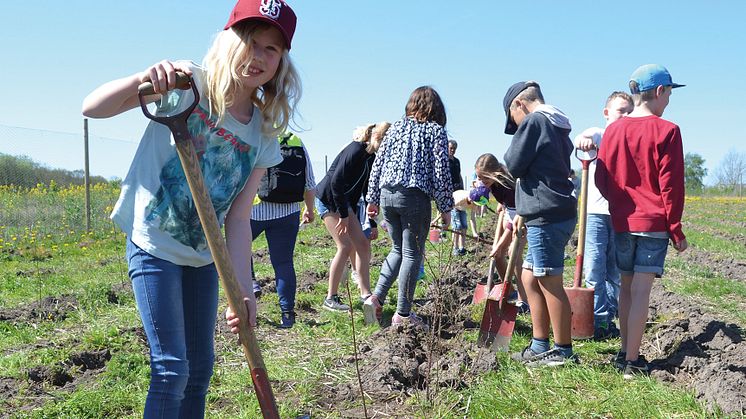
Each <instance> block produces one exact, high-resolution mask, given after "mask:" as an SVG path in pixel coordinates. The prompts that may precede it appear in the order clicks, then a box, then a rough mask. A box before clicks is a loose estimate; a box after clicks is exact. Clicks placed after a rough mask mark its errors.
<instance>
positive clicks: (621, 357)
mask: <svg viewBox="0 0 746 419" xmlns="http://www.w3.org/2000/svg"><path fill="white" fill-rule="evenodd" d="M612 363H613V365H614V368H616V369H617V370H619V371H620V372H624V367H625V366H627V352H622V351H619V352H617V353H616V355H614V361H612Z"/></svg>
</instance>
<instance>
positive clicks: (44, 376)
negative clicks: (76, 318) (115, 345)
mask: <svg viewBox="0 0 746 419" xmlns="http://www.w3.org/2000/svg"><path fill="white" fill-rule="evenodd" d="M110 359H111V352H109V350H108V349H102V350H99V351H83V352H78V353H75V354H72V355H70V357H69V358H68V359H67V360H66V361H63V362H59V363H57V364H55V365H53V366H46V365H40V366H37V367H33V368H31V369H29V370H28V378H29V380H30V381H32V382H34V383H37V384H42V383H48V384H51V385H53V386H55V387H64V386H65V385H67V384H68V383H73V382H74V381H75V379H76V376H80V375H81V374H83V373H85V372H87V371H95V370H100V369H102V368H104V367H105V366H106V363H107V362H108V361H109V360H110Z"/></svg>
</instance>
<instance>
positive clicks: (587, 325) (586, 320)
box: [565, 287, 593, 339]
mask: <svg viewBox="0 0 746 419" xmlns="http://www.w3.org/2000/svg"><path fill="white" fill-rule="evenodd" d="M565 293H567V299H568V300H570V310H572V338H573V339H590V338H592V337H593V288H580V287H572V288H565Z"/></svg>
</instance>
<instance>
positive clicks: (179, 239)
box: [111, 63, 282, 267]
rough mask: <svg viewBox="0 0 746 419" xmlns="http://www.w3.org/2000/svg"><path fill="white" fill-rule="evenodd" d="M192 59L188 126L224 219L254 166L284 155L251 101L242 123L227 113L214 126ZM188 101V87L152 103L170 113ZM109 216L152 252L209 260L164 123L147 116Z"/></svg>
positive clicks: (189, 261)
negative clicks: (264, 130)
mask: <svg viewBox="0 0 746 419" xmlns="http://www.w3.org/2000/svg"><path fill="white" fill-rule="evenodd" d="M190 66H191V68H192V72H193V77H194V80H195V84H196V86H197V88H198V91H199V92H200V96H201V99H200V103H199V104H198V105H197V107H196V108H195V109H194V111H193V112H192V114H191V115H190V116H189V118H188V121H187V126H188V129H189V132H190V133H191V135H192V142H193V144H194V148H195V151H196V152H197V156H198V158H199V161H200V166H201V167H202V173H203V177H204V180H205V185H206V187H207V190H208V193H209V194H210V198H211V200H212V204H213V206H214V207H215V212H216V214H217V217H218V222H219V223H220V224H221V225H222V224H223V221H224V220H225V216H226V214H227V212H228V210H229V209H230V206H231V204H232V203H233V200H234V199H235V198H236V196H237V195H238V194H239V192H241V190H243V188H244V186H245V185H246V182H247V181H248V179H249V175H250V174H251V172H252V170H253V169H254V168H255V167H256V168H267V167H271V166H274V165H276V164H278V163H280V162H281V161H282V156H281V155H280V147H279V143H278V142H277V139H275V138H270V137H267V136H265V135H264V134H262V132H261V122H262V114H261V112H260V111H259V110H258V109H257V108H256V107H254V113H253V115H252V117H251V121H250V122H249V123H248V124H242V123H240V122H238V121H237V120H236V119H234V118H233V117H232V116H231V115H230V114H228V113H226V115H225V117H224V118H223V121H222V122H221V124H220V126H217V118H216V117H215V116H210V115H209V106H208V101H207V98H206V97H205V96H204V95H203V94H201V93H202V92H203V90H204V89H203V88H202V86H203V74H204V70H202V69H201V68H200V67H198V66H197V65H196V64H194V63H190ZM193 100H194V94H193V92H192V90H191V89H189V90H174V91H172V92H169V94H168V95H166V96H164V98H163V99H162V100H161V101H160V103H158V108H157V111H156V115H158V116H160V115H166V114H168V115H173V114H176V113H178V112H180V111H181V110H183V109H186V108H187V107H189V105H191V104H192V102H193ZM111 218H112V220H114V222H115V223H116V224H117V225H118V226H119V227H120V228H121V229H122V231H124V232H125V234H127V236H128V237H129V238H130V239H131V240H132V242H133V243H135V244H136V245H137V246H139V247H140V248H141V249H143V250H145V251H146V252H148V253H150V254H151V255H153V256H155V257H158V258H161V259H164V260H167V261H169V262H172V263H175V264H177V265H184V266H194V267H200V266H204V265H207V264H210V263H212V256H211V255H210V250H209V248H208V247H207V240H206V239H205V235H204V232H203V231H202V226H201V224H200V221H199V217H198V216H197V210H196V208H195V206H194V200H193V198H192V194H191V192H190V190H189V186H188V185H187V182H186V177H185V176H184V171H183V169H182V167H181V162H180V160H179V157H178V155H177V153H176V146H175V144H174V141H173V137H172V136H171V132H170V131H169V129H168V128H167V127H166V126H165V125H162V124H159V123H156V122H154V121H151V122H150V124H149V125H148V127H147V128H146V130H145V133H144V134H143V137H142V139H141V140H140V145H139V146H138V148H137V152H136V153H135V157H134V160H133V162H132V165H131V166H130V169H129V172H128V173H127V176H126V177H125V179H124V181H123V182H122V192H121V194H120V196H119V200H118V201H117V203H116V205H115V207H114V211H113V212H112V214H111Z"/></svg>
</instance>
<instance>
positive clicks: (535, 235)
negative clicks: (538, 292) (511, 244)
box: [523, 218, 576, 278]
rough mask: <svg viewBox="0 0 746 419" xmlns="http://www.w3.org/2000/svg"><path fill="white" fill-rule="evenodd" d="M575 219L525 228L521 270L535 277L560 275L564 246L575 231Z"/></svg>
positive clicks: (562, 265)
mask: <svg viewBox="0 0 746 419" xmlns="http://www.w3.org/2000/svg"><path fill="white" fill-rule="evenodd" d="M575 222H576V221H575V218H571V219H569V220H566V221H558V222H556V223H550V224H543V225H537V226H533V225H530V226H527V227H526V229H527V231H528V232H527V234H526V238H527V241H528V250H526V258H525V259H524V261H523V268H525V269H529V270H531V271H533V273H534V276H535V277H537V278H538V277H542V276H553V275H562V272H563V271H564V269H565V246H567V242H568V241H569V240H570V236H572V232H573V231H575Z"/></svg>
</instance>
